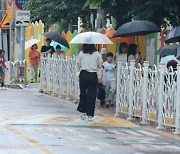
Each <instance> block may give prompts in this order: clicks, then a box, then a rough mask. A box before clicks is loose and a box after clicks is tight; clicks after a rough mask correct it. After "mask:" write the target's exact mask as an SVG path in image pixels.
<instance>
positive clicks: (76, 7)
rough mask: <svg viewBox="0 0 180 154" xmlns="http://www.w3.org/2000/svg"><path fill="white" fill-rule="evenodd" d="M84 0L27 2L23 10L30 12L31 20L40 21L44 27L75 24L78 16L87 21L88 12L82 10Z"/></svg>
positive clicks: (37, 0) (34, 0) (33, 0)
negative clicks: (62, 22)
mask: <svg viewBox="0 0 180 154" xmlns="http://www.w3.org/2000/svg"><path fill="white" fill-rule="evenodd" d="M85 3H86V0H56V1H49V0H29V2H28V3H27V4H26V5H25V6H24V9H28V10H30V11H31V20H32V21H36V20H40V19H41V20H42V21H43V22H44V23H45V25H46V26H49V25H51V24H53V23H57V22H61V21H62V19H64V20H66V22H67V23H70V24H77V18H78V16H80V17H81V18H82V19H84V20H89V16H90V10H89V9H82V8H83V6H84V4H85Z"/></svg>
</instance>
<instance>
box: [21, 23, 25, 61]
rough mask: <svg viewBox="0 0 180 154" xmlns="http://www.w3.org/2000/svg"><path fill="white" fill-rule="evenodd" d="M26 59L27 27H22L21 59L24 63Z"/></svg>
mask: <svg viewBox="0 0 180 154" xmlns="http://www.w3.org/2000/svg"><path fill="white" fill-rule="evenodd" d="M24 59H25V27H24V26H21V59H20V61H23V60H24Z"/></svg>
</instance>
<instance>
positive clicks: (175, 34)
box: [164, 26, 180, 43]
mask: <svg viewBox="0 0 180 154" xmlns="http://www.w3.org/2000/svg"><path fill="white" fill-rule="evenodd" d="M164 42H165V43H173V42H180V26H177V27H175V28H173V29H172V30H171V31H170V32H169V33H168V34H167V36H166V39H165V41H164Z"/></svg>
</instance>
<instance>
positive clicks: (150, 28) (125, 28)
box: [113, 20, 160, 37]
mask: <svg viewBox="0 0 180 154" xmlns="http://www.w3.org/2000/svg"><path fill="white" fill-rule="evenodd" d="M155 32H160V28H159V27H158V26H157V25H155V24H154V23H152V22H150V21H145V20H137V21H131V22H127V23H125V24H123V25H122V26H120V27H119V28H118V29H117V31H116V33H115V34H114V36H113V37H119V36H120V37H127V36H141V35H147V34H151V33H155Z"/></svg>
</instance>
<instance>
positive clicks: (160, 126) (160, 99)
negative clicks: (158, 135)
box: [157, 64, 165, 129]
mask: <svg viewBox="0 0 180 154" xmlns="http://www.w3.org/2000/svg"><path fill="white" fill-rule="evenodd" d="M159 67H160V78H159V88H158V89H159V95H158V104H159V107H158V126H157V129H164V127H163V91H164V86H163V82H164V73H165V65H164V64H160V66H159Z"/></svg>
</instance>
